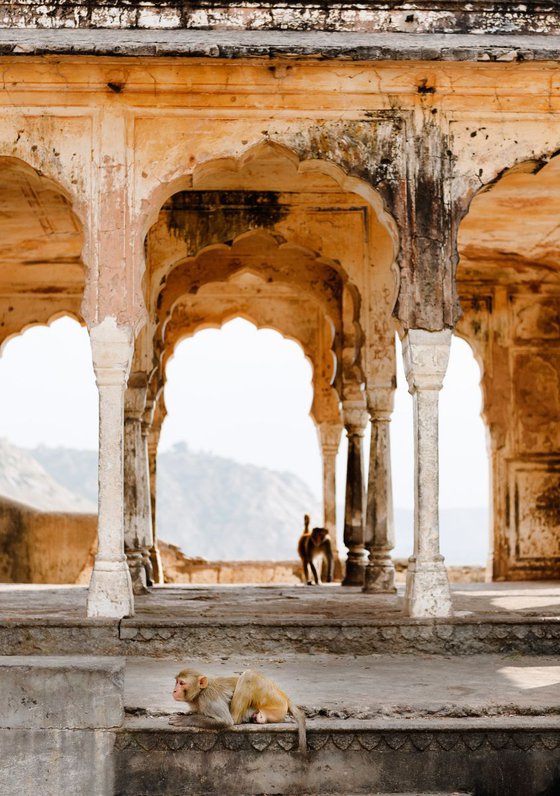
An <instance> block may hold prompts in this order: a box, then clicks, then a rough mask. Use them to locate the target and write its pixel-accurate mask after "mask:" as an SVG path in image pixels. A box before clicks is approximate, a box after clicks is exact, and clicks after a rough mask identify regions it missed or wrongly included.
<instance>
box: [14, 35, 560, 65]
mask: <svg viewBox="0 0 560 796" xmlns="http://www.w3.org/2000/svg"><path fill="white" fill-rule="evenodd" d="M7 55H74V56H76V55H95V56H99V55H106V56H118V57H124V56H133V57H144V56H145V57H154V56H160V57H170V56H180V57H190V58H224V59H232V58H248V57H249V58H252V57H254V58H276V57H279V58H282V57H308V58H318V59H321V60H324V59H337V58H342V59H346V60H353V61H483V62H484V61H486V62H494V61H498V62H500V61H506V62H508V61H533V60H537V61H554V60H558V59H560V36H558V35H546V34H542V35H536V34H527V35H508V34H500V35H491V34H455V33H448V34H429V33H427V34H424V33H356V32H352V31H349V32H341V33H339V32H331V31H327V32H325V31H321V30H316V31H299V30H295V31H278V30H236V31H230V30H106V29H68V28H64V29H58V30H44V29H35V30H29V29H27V30H24V29H14V28H11V29H10V28H8V29H6V28H4V29H0V56H7Z"/></svg>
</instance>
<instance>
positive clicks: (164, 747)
mask: <svg viewBox="0 0 560 796" xmlns="http://www.w3.org/2000/svg"><path fill="white" fill-rule="evenodd" d="M307 744H308V748H309V751H310V752H318V751H335V750H341V751H345V752H346V751H348V752H376V753H386V754H391V753H392V752H397V751H399V752H406V753H409V754H410V753H419V754H421V753H425V752H452V751H453V752H465V753H468V752H473V751H475V750H481V751H487V752H492V751H500V752H501V751H506V750H512V751H517V750H521V751H524V752H528V751H533V750H537V749H538V750H541V749H542V750H547V751H551V750H554V749H559V748H560V730H557V731H539V730H536V731H534V732H527V731H525V730H503V729H499V730H482V731H477V730H471V731H469V730H466V729H463V730H451V729H445V730H443V731H438V730H437V729H432V728H430V730H428V731H426V730H416V731H415V730H396V729H389V730H379V729H374V730H370V729H364V730H361V731H359V730H358V731H356V730H349V731H347V730H344V729H337V730H328V729H310V728H308V732H307ZM115 751H116V752H118V753H126V752H136V751H139V752H171V753H182V752H217V751H235V752H256V753H257V754H262V753H264V752H278V753H281V754H285V753H286V752H297V732H296V730H295V728H294V730H291V728H290V729H285V728H282V730H281V731H274V732H267V731H266V730H259V732H251V731H245V732H243V730H240V729H236V730H233V731H220V732H217V731H209V730H204V731H201V730H194V731H193V730H181V731H180V732H176V731H175V732H174V731H169V730H165V729H164V730H161V729H157V730H156V729H154V730H152V731H151V732H148V731H146V730H128V729H126V728H125V729H124V730H122V731H119V732H117V733H116V740H115Z"/></svg>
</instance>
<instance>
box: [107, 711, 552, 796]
mask: <svg viewBox="0 0 560 796" xmlns="http://www.w3.org/2000/svg"><path fill="white" fill-rule="evenodd" d="M555 721H556V720H552V722H550V721H546V720H542V719H538V720H537V719H530V720H529V723H526V722H522V721H521V720H517V722H515V724H511V723H510V724H508V723H507V722H503V721H502V722H499V721H489V720H486V721H484V722H481V721H476V720H474V721H467V722H465V721H459V720H455V721H451V720H447V721H445V722H443V721H437V720H426V721H423V722H419V721H414V722H413V721H401V722H384V723H383V724H381V723H380V722H343V723H338V724H335V723H333V722H331V723H330V724H329V725H328V726H326V725H323V726H320V725H319V724H318V723H315V722H309V725H308V750H307V753H306V754H304V755H302V754H301V753H299V752H298V751H297V740H296V732H295V729H294V726H293V725H291V726H290V725H278V726H276V727H274V726H272V725H269V726H268V727H267V728H266V729H264V728H262V727H258V728H257V727H254V728H253V727H250V728H248V727H240V728H234V729H233V730H230V731H224V732H221V733H218V732H211V731H208V730H193V729H189V730H177V729H175V730H170V729H165V728H163V727H161V728H159V729H158V728H157V727H156V726H154V725H153V724H152V726H151V727H150V726H149V725H148V724H144V725H142V724H141V723H136V724H135V723H133V722H128V721H127V722H126V724H125V727H124V728H123V729H121V730H119V731H117V733H116V741H115V760H116V766H115V772H116V784H117V790H118V793H119V794H121V796H138V794H147V793H150V794H151V796H164V794H168V793H196V794H216V796H217V794H220V796H222V794H224V793H227V794H228V796H242V795H243V796H246V795H247V794H250V793H252V794H255V793H276V794H290V796H300V795H301V796H303V794H306V795H309V794H317V793H338V794H343V793H346V794H371V793H388V792H391V793H410V794H412V793H415V794H419V793H428V792H429V793H436V792H437V793H451V792H454V793H457V792H458V791H460V792H462V793H465V792H466V793H477V794H480V796H534V795H535V794H538V793H556V792H557V790H556V788H557V785H558V779H557V775H558V759H559V757H558V756H559V751H558V750H559V749H560V729H559V728H558V724H557V723H556V724H554V723H553V722H555Z"/></svg>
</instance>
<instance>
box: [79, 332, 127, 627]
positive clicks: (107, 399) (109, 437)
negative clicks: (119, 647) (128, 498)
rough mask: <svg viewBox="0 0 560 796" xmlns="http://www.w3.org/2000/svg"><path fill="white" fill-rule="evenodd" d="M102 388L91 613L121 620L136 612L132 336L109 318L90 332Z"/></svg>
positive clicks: (88, 603) (99, 383) (90, 592)
mask: <svg viewBox="0 0 560 796" xmlns="http://www.w3.org/2000/svg"><path fill="white" fill-rule="evenodd" d="M90 340H91V348H92V355H93V367H94V370H95V378H96V381H97V387H98V390H99V498H98V501H99V509H98V549H97V555H96V557H95V563H94V566H93V572H92V575H91V581H90V585H89V593H88V601H87V614H88V616H90V617H111V618H115V619H120V618H122V617H123V616H132V615H133V614H134V598H133V595H132V583H131V580H130V572H129V570H128V566H127V563H126V556H125V554H124V526H123V507H124V504H123V429H124V391H125V387H126V382H127V378H128V372H129V369H130V363H131V358H132V347H133V334H132V329H131V327H129V326H117V323H116V321H115V319H114V318H111V317H106V318H105V319H104V320H103V322H102V323H100V324H98V325H97V326H94V327H93V328H92V329H90Z"/></svg>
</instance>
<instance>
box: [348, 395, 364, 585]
mask: <svg viewBox="0 0 560 796" xmlns="http://www.w3.org/2000/svg"><path fill="white" fill-rule="evenodd" d="M343 417H344V427H345V428H346V435H347V437H348V466H347V469H346V502H345V507H344V544H345V545H346V547H347V548H348V558H347V559H346V572H345V575H344V580H343V581H342V585H343V586H363V584H364V570H365V564H366V561H365V557H366V554H365V550H364V520H365V516H364V514H365V511H364V509H365V488H364V456H363V439H364V433H365V429H366V424H367V411H366V409H365V407H364V404H363V403H362V402H361V401H344V403H343Z"/></svg>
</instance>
